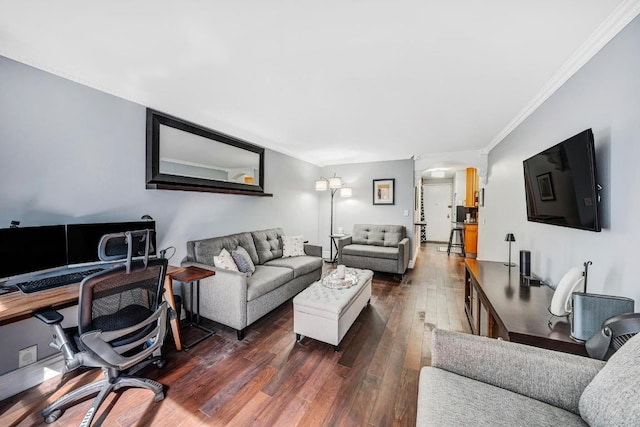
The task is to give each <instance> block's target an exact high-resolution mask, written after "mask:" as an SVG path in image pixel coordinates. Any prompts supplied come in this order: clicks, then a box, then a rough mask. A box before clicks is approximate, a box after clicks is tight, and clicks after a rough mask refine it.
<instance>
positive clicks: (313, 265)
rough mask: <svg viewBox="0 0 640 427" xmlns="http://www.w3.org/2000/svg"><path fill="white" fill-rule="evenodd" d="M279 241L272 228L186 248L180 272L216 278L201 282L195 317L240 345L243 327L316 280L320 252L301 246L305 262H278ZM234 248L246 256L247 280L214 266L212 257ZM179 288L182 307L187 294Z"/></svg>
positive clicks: (298, 258) (279, 233)
mask: <svg viewBox="0 0 640 427" xmlns="http://www.w3.org/2000/svg"><path fill="white" fill-rule="evenodd" d="M282 236H283V231H282V229H280V228H274V229H270V230H260V231H252V232H246V233H238V234H231V235H229V236H222V237H213V238H209V239H203V240H193V241H189V242H187V256H186V257H185V259H184V260H183V261H182V266H188V265H195V266H198V267H202V268H207V269H209V270H213V271H215V272H216V274H215V276H212V277H209V278H207V279H203V280H201V283H200V314H201V315H202V316H204V317H206V318H207V319H211V320H213V321H216V322H218V323H222V324H223V325H227V326H230V327H231V328H234V329H235V330H236V331H237V334H238V339H239V340H241V339H243V338H244V333H245V328H246V327H247V326H248V325H251V324H252V323H253V322H255V321H256V320H258V319H260V318H261V317H262V316H264V315H265V314H267V313H269V312H270V311H271V310H273V309H274V308H276V307H278V306H279V305H281V304H282V303H284V302H285V301H287V300H288V299H290V298H292V297H294V296H295V295H297V294H298V293H299V292H300V291H302V290H303V289H305V288H306V287H307V286H309V285H310V284H311V283H313V282H315V281H316V280H319V279H320V277H321V275H322V247H321V246H315V245H305V247H304V250H305V254H306V255H305V256H296V257H287V258H282V239H281V237H282ZM238 246H242V247H243V248H244V249H245V250H246V251H247V252H248V253H249V255H250V256H251V260H252V261H253V263H254V264H255V267H256V271H255V272H254V273H253V274H252V275H251V276H249V277H247V276H246V275H245V274H244V273H240V272H236V271H230V270H224V269H221V268H216V267H215V266H214V263H213V257H214V256H217V255H219V254H220V251H222V249H223V248H224V249H226V250H227V251H229V252H231V251H233V250H234V249H236V248H237V247H238ZM184 288H185V289H183V293H184V295H185V302H188V301H190V296H189V289H188V287H184ZM186 305H187V306H188V304H186Z"/></svg>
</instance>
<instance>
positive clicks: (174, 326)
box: [164, 265, 184, 351]
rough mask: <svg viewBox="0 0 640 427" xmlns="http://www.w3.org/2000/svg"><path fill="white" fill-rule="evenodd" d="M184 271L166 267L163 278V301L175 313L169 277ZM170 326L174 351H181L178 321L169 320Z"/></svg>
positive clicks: (176, 319) (174, 267)
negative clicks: (174, 346)
mask: <svg viewBox="0 0 640 427" xmlns="http://www.w3.org/2000/svg"><path fill="white" fill-rule="evenodd" d="M181 271H184V268H183V267H176V266H175V265H169V266H167V274H166V276H165V277H164V300H165V301H167V303H168V304H169V307H171V309H172V310H173V311H174V312H176V313H177V310H176V302H175V300H174V298H173V280H171V276H172V275H173V274H176V273H179V272H181ZM169 324H170V325H171V335H173V342H174V344H175V345H176V350H178V351H180V350H182V342H181V341H180V319H178V318H175V319H171V320H169Z"/></svg>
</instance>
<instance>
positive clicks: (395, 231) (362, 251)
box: [338, 224, 410, 275]
mask: <svg viewBox="0 0 640 427" xmlns="http://www.w3.org/2000/svg"><path fill="white" fill-rule="evenodd" d="M405 236H406V232H405V228H404V226H403V225H373V224H355V225H354V226H353V234H352V235H351V236H346V237H343V238H341V239H339V240H338V263H339V264H344V265H346V266H348V267H355V268H364V269H367V270H374V271H384V272H387V273H393V274H400V275H403V274H404V272H405V271H406V270H407V266H408V265H409V252H410V247H409V238H407V237H405Z"/></svg>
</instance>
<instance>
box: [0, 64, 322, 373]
mask: <svg viewBox="0 0 640 427" xmlns="http://www.w3.org/2000/svg"><path fill="white" fill-rule="evenodd" d="M169 113H170V112H169ZM184 119H186V120H189V117H185V118H184ZM145 144H146V143H145V107H144V106H142V105H138V104H134V103H132V102H129V101H125V100H123V99H120V98H117V97H114V96H111V95H107V94H104V93H102V92H99V91H96V90H94V89H91V88H88V87H85V86H82V85H79V84H77V83H73V82H70V81H68V80H64V79H62V78H59V77H56V76H53V75H51V74H47V73H44V72H42V71H39V70H36V69H34V68H31V67H28V66H25V65H23V64H20V63H17V62H15V61H12V60H9V59H6V58H3V57H0V153H1V155H0V206H1V209H0V227H8V226H9V223H10V221H11V220H19V221H21V225H22V226H31V225H45V224H68V223H80V222H99V221H128V220H139V219H140V217H141V216H142V215H143V214H149V215H151V216H152V217H153V218H154V219H155V220H156V221H157V232H158V247H159V248H166V247H168V246H174V247H175V248H176V249H177V253H176V255H175V256H174V257H173V258H172V259H171V260H170V263H171V264H177V265H179V264H180V261H181V259H182V257H183V256H184V255H185V253H186V242H187V240H191V239H198V238H204V237H210V236H221V235H224V234H228V233H234V232H239V231H248V230H255V229H260V228H270V227H283V228H284V230H285V232H286V233H288V234H302V235H304V236H305V237H306V238H307V239H308V240H309V241H310V242H311V243H318V211H319V205H318V201H319V195H318V194H317V193H316V192H315V191H313V181H314V180H315V179H317V177H318V176H319V175H320V168H318V167H316V166H314V165H312V164H309V163H306V162H302V161H300V160H297V159H294V158H292V157H289V156H286V155H283V154H280V153H277V152H274V151H271V150H267V152H266V157H265V184H266V185H265V188H266V191H267V192H269V193H273V197H252V196H239V195H230V194H214V193H195V192H182V191H169V190H147V189H145ZM323 206H324V205H323ZM324 234H326V233H323V235H324ZM323 243H325V246H326V244H327V243H326V242H323ZM43 256H46V254H43ZM0 262H1V260H0ZM25 322H26V323H25V325H24V326H23V327H12V328H5V327H2V328H0V342H4V343H7V342H11V343H12V348H6V347H3V348H2V353H1V355H2V357H1V358H0V374H2V373H3V372H6V371H7V370H10V369H14V368H15V367H17V351H18V350H19V349H20V348H23V347H27V346H29V345H32V344H34V343H35V342H32V341H34V340H35V336H36V334H32V333H31V331H30V329H31V328H33V327H34V326H30V325H33V322H31V323H29V322H28V321H25ZM36 327H41V328H42V331H46V332H47V333H48V329H47V327H46V326H45V325H44V324H42V325H36ZM7 334H9V335H11V337H8V336H7ZM37 335H38V336H41V335H42V334H37ZM9 338H11V339H9ZM38 346H39V348H38V354H39V355H40V356H46V355H47V354H51V353H53V350H51V349H49V348H48V346H47V342H46V341H42V340H40V342H38ZM14 356H15V357H14Z"/></svg>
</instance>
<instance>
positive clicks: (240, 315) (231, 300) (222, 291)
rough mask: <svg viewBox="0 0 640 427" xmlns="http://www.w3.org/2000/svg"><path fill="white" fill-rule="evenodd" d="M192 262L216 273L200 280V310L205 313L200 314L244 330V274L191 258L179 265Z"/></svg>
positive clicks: (245, 311) (245, 290)
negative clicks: (201, 296)
mask: <svg viewBox="0 0 640 427" xmlns="http://www.w3.org/2000/svg"><path fill="white" fill-rule="evenodd" d="M191 265H192V266H196V267H200V268H205V269H207V270H211V271H215V272H216V274H215V276H211V277H207V278H206V279H202V280H201V284H200V292H201V294H202V295H203V298H201V299H202V300H203V301H201V305H200V311H201V313H205V314H203V315H204V316H205V317H206V318H208V319H210V320H213V321H216V322H219V323H222V324H224V325H227V326H230V327H232V328H234V329H237V330H241V329H244V328H245V327H246V326H247V276H246V275H245V274H244V273H240V272H238V271H230V270H225V269H223V268H216V267H213V266H211V265H208V264H202V263H198V262H194V261H183V262H182V263H181V266H182V267H188V266H191ZM183 292H184V289H183ZM185 302H186V301H185ZM204 304H206V305H207V307H205V306H204Z"/></svg>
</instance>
